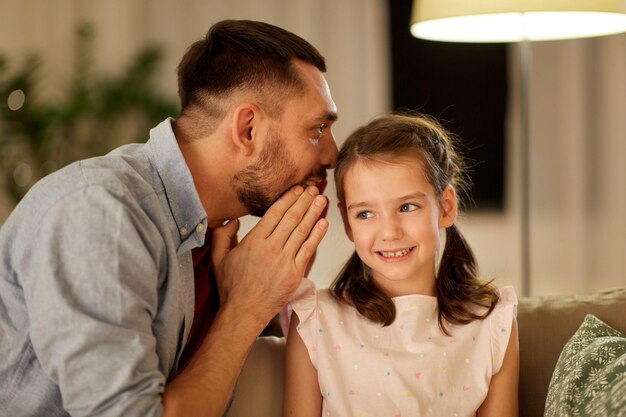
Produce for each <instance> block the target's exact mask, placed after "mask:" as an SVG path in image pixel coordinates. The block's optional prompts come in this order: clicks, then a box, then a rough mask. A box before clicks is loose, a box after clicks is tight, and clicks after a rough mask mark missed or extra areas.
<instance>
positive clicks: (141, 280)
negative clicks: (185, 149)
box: [0, 119, 207, 417]
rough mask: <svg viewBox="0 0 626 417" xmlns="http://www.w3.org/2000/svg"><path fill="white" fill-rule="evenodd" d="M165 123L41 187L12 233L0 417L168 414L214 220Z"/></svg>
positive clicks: (4, 234)
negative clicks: (166, 403)
mask: <svg viewBox="0 0 626 417" xmlns="http://www.w3.org/2000/svg"><path fill="white" fill-rule="evenodd" d="M171 121H172V120H171V119H168V120H165V121H164V122H162V123H161V124H159V125H158V126H157V127H155V128H154V129H152V131H151V132H150V139H149V141H148V142H147V143H145V144H132V145H125V146H122V147H121V148H118V149H117V150H115V151H113V152H111V153H109V154H108V155H105V156H102V157H97V158H92V159H88V160H84V161H80V162H76V163H73V164H71V165H69V166H67V167H65V168H63V169H61V170H59V171H57V172H55V173H53V174H51V175H49V176H48V177H46V178H44V179H43V180H41V181H40V182H39V183H37V184H36V185H35V186H34V187H33V188H32V189H31V190H30V192H29V193H28V194H27V195H26V196H25V197H24V199H23V200H22V201H21V202H20V204H19V205H18V206H17V207H16V208H15V210H14V211H13V212H12V213H11V216H10V217H9V218H8V219H7V221H6V222H5V224H4V225H3V226H2V228H1V229H0V256H1V260H0V416H11V417H20V416H49V417H52V416H67V415H72V416H159V415H161V414H162V411H163V410H162V408H163V407H162V403H161V394H162V393H163V390H164V387H165V384H166V383H167V381H168V380H169V379H171V378H173V376H175V374H176V372H177V363H178V359H179V357H180V354H181V352H182V348H183V346H184V341H185V340H186V339H187V336H188V333H189V329H190V327H191V323H192V321H193V314H194V311H193V309H194V277H193V265H192V259H191V249H193V248H195V247H198V246H200V245H202V243H203V242H204V237H205V233H206V231H207V220H206V213H205V211H204V209H203V207H202V205H201V203H200V199H199V197H198V194H197V192H196V190H195V187H194V184H193V180H192V177H191V173H190V172H189V170H188V168H187V165H186V164H185V161H184V159H183V156H182V154H181V152H180V149H179V147H178V144H177V142H176V138H175V137H174V133H173V131H172V127H171Z"/></svg>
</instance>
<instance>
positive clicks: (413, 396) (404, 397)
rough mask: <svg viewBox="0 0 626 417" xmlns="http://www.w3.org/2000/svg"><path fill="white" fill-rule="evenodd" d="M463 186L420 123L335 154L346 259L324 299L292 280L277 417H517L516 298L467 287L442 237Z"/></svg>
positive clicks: (426, 123)
mask: <svg viewBox="0 0 626 417" xmlns="http://www.w3.org/2000/svg"><path fill="white" fill-rule="evenodd" d="M462 179H463V176H462V163H461V160H460V157H459V155H458V154H456V153H455V151H454V149H453V145H452V142H451V139H450V136H449V135H448V134H447V133H446V132H445V131H444V129H443V128H442V127H441V126H440V125H439V124H437V123H436V122H435V121H433V120H431V119H429V118H427V117H424V116H400V115H391V116H385V117H381V118H379V119H376V120H374V121H372V122H371V123H369V124H368V125H366V126H364V127H361V128H360V129H358V130H357V131H356V132H354V133H353V134H352V135H351V136H350V137H349V138H348V139H347V141H346V142H345V143H344V145H343V146H342V148H341V150H340V152H339V157H338V161H337V167H336V169H335V184H336V187H337V196H338V200H339V204H338V206H339V209H340V211H341V213H342V217H343V222H344V227H345V231H346V233H347V235H348V237H349V238H350V240H351V241H352V242H353V243H354V246H355V249H356V252H355V253H354V254H353V255H352V257H351V259H350V260H349V261H348V263H347V264H346V265H345V267H344V268H343V270H342V271H341V273H340V274H339V276H338V277H337V279H336V280H335V281H334V282H333V284H332V285H331V287H330V289H327V290H319V291H315V288H314V285H313V283H312V282H311V281H308V280H306V279H305V280H303V283H302V285H301V287H300V288H299V290H298V292H297V294H296V299H295V301H293V302H292V303H291V307H292V309H293V311H294V313H293V316H292V320H291V327H290V331H289V335H288V341H287V359H286V384H285V399H284V414H285V415H286V416H297V417H308V416H316V417H317V416H322V415H323V416H337V417H347V416H362V417H415V416H438V417H440V416H450V417H452V416H475V415H478V416H481V417H482V416H498V417H502V416H515V415H517V381H518V373H519V351H518V345H517V326H516V321H515V314H516V305H517V298H516V295H515V292H514V290H513V288H511V287H506V288H503V289H501V290H500V291H498V290H496V289H495V288H494V287H492V286H491V285H490V283H484V282H482V281H480V280H479V279H478V278H477V267H476V263H475V261H474V257H473V255H472V251H471V250H470V248H469V246H468V245H467V243H466V242H465V240H464V239H463V237H462V236H461V234H460V232H459V231H458V230H457V228H456V226H455V224H454V222H455V219H456V217H457V207H458V202H457V189H460V187H461V186H462V185H463V181H462ZM440 229H445V230H446V239H445V248H444V251H443V254H442V257H441V260H440V261H439V265H438V267H437V254H438V249H439V239H440V237H439V236H440V235H439V231H440Z"/></svg>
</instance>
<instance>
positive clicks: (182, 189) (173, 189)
mask: <svg viewBox="0 0 626 417" xmlns="http://www.w3.org/2000/svg"><path fill="white" fill-rule="evenodd" d="M173 121H174V119H172V118H168V119H166V120H164V121H163V122H161V123H160V124H159V125H157V126H156V127H154V128H153V129H152V130H150V139H149V141H148V149H149V150H150V153H151V155H150V158H151V159H152V161H153V163H154V166H155V168H156V171H157V173H158V175H159V177H160V179H161V182H162V183H163V187H164V189H165V198H166V199H167V203H168V204H169V209H170V211H171V213H172V217H173V218H174V221H175V222H176V228H177V230H176V234H177V235H178V242H179V247H178V250H177V252H178V253H183V252H186V251H189V250H191V249H193V248H195V247H198V246H202V245H203V244H204V239H205V235H206V233H207V215H206V211H205V210H204V207H203V206H202V203H201V202H200V196H199V195H198V191H197V190H196V187H195V185H194V183H193V178H192V176H191V172H190V171H189V168H188V167H187V164H186V162H185V158H183V154H182V152H181V151H180V148H179V146H178V142H177V141H176V137H175V136H174V131H173V130H172V122H173Z"/></svg>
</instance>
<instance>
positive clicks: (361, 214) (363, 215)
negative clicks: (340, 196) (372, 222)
mask: <svg viewBox="0 0 626 417" xmlns="http://www.w3.org/2000/svg"><path fill="white" fill-rule="evenodd" d="M373 215H374V214H373V213H372V212H371V211H361V212H359V213H357V215H356V217H357V218H358V219H369V218H371V217H372V216H373Z"/></svg>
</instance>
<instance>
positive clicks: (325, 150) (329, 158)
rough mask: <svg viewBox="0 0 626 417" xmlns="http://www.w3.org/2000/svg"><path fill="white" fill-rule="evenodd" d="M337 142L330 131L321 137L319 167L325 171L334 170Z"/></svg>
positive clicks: (337, 151)
mask: <svg viewBox="0 0 626 417" xmlns="http://www.w3.org/2000/svg"><path fill="white" fill-rule="evenodd" d="M338 153H339V150H338V149H337V142H335V136H334V135H333V133H332V131H329V132H328V134H326V135H324V136H323V137H322V150H321V152H320V165H322V166H323V167H325V168H327V169H332V168H335V165H336V164H337V154H338Z"/></svg>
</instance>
